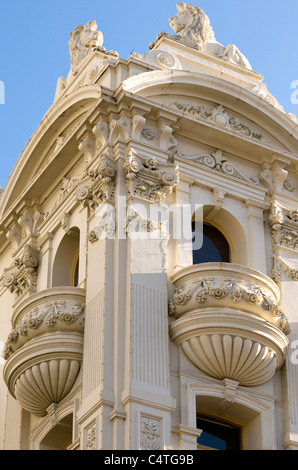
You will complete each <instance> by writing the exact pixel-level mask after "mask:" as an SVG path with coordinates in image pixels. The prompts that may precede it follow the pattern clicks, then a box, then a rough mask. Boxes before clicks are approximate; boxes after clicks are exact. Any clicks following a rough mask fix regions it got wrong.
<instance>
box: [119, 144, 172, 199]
mask: <svg viewBox="0 0 298 470" xmlns="http://www.w3.org/2000/svg"><path fill="white" fill-rule="evenodd" d="M124 169H125V174H126V187H127V192H128V196H130V197H137V198H140V199H144V200H146V201H149V202H152V203H156V204H161V203H162V202H164V200H165V198H166V196H167V195H168V194H170V193H171V192H172V191H173V189H174V187H175V186H176V184H177V183H178V180H179V173H178V167H177V165H174V164H170V163H168V164H165V163H159V162H158V160H157V159H156V158H154V157H152V158H144V157H141V156H140V155H138V154H137V153H136V152H135V151H134V150H133V149H129V150H128V152H127V155H126V158H125V162H124Z"/></svg>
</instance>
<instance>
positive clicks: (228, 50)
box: [157, 3, 251, 70]
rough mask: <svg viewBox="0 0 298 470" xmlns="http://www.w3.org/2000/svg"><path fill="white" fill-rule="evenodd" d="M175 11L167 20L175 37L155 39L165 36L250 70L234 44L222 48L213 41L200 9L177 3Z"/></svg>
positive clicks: (206, 20)
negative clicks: (174, 14)
mask: <svg viewBox="0 0 298 470" xmlns="http://www.w3.org/2000/svg"><path fill="white" fill-rule="evenodd" d="M177 10H178V13H177V15H176V16H174V17H171V18H170V19H169V23H170V26H171V28H173V30H174V31H175V33H177V35H170V34H167V33H161V34H159V35H158V36H157V39H160V37H161V36H167V37H169V38H170V39H174V40H175V41H179V42H182V43H184V44H187V45H188V46H190V47H194V48H196V49H199V50H201V51H203V52H207V53H209V54H212V55H215V56H216V57H219V58H221V59H224V60H227V61H229V62H232V63H234V64H237V65H240V66H242V67H245V68H248V69H250V70H251V66H250V64H249V62H248V60H247V59H246V58H245V57H244V55H243V54H241V52H240V51H239V49H238V48H237V47H236V46H235V45H234V44H229V45H228V46H227V47H224V46H223V45H222V44H220V43H219V42H217V41H216V40H215V36H214V31H213V29H212V27H211V26H210V21H209V18H208V16H207V15H206V14H205V13H204V11H203V10H201V8H199V7H197V6H193V5H187V4H185V3H177Z"/></svg>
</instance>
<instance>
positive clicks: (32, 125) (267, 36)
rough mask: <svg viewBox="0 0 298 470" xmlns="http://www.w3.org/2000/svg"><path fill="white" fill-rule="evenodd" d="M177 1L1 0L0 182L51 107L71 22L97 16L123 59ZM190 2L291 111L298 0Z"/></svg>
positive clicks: (65, 62) (297, 67)
mask: <svg viewBox="0 0 298 470" xmlns="http://www.w3.org/2000/svg"><path fill="white" fill-rule="evenodd" d="M176 3H177V1H176V0H150V1H142V0H126V1H123V0H114V1H112V0H110V1H102V0H84V1H82V0H59V1H58V0H51V1H50V2H42V1H38V0H14V1H10V2H8V1H4V0H0V7H1V8H0V57H1V61H0V85H1V83H3V84H4V87H5V103H4V104H0V129H1V134H0V137H1V138H0V186H1V187H4V186H5V184H6V182H7V179H8V177H9V175H10V173H11V171H12V169H13V167H14V165H15V163H16V161H17V159H18V157H19V156H20V154H21V152H22V150H23V149H24V147H25V145H26V143H27V141H28V140H29V139H30V137H31V136H32V134H33V132H34V130H35V129H36V128H37V126H38V125H39V123H40V121H41V120H42V118H43V116H44V114H45V113H46V112H47V110H48V109H49V107H50V106H51V105H52V103H53V99H54V95H55V89H56V83H57V79H58V77H59V76H65V77H66V76H67V74H68V71H69V67H70V56H69V50H68V41H69V33H70V32H71V31H73V29H74V28H75V26H77V25H78V24H84V25H85V24H86V23H87V22H88V21H89V20H96V22H97V24H98V29H99V30H100V31H102V33H103V36H104V44H103V45H104V47H106V49H107V50H111V49H113V50H116V51H118V53H119V55H120V57H122V58H123V59H127V58H128V57H129V55H130V53H131V52H132V51H135V52H139V53H142V54H143V53H145V52H148V46H149V44H150V42H151V41H154V40H155V38H156V35H157V34H158V33H160V32H161V31H167V32H169V33H173V30H172V29H171V28H170V26H169V22H168V19H169V18H170V17H171V16H174V15H175V14H176V12H177V9H176ZM189 3H191V4H194V5H197V6H199V7H201V8H202V9H203V10H204V11H205V13H206V14H207V15H208V16H209V18H210V22H211V25H212V27H213V29H214V31H215V36H216V39H217V41H219V42H221V43H222V44H224V45H227V44H230V43H234V44H236V45H237V46H238V47H239V49H240V50H241V52H242V53H243V54H244V55H245V56H246V57H247V59H248V60H249V61H250V63H251V65H252V68H253V70H255V71H256V72H259V73H260V74H262V75H263V76H264V82H265V83H266V84H267V85H268V89H269V91H270V92H271V93H272V94H273V95H274V96H275V97H276V98H277V99H278V101H279V102H280V104H281V105H282V106H284V108H285V110H286V112H289V113H293V114H295V115H296V116H297V115H298V104H295V103H292V102H291V101H293V100H291V97H292V98H293V93H295V89H292V88H291V84H292V83H293V82H294V81H295V80H297V90H298V60H297V56H298V52H297V51H298V47H297V46H298V39H297V22H298V2H297V0H284V1H283V2H280V1H277V0H271V1H268V0H251V1H247V2H244V1H241V2H240V1H239V0H225V1H221V0H197V1H190V2H189ZM0 91H1V90H0ZM297 94H298V93H297ZM295 97H296V98H297V95H295ZM0 103H1V99H0Z"/></svg>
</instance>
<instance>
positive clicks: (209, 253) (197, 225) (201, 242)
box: [192, 220, 231, 264]
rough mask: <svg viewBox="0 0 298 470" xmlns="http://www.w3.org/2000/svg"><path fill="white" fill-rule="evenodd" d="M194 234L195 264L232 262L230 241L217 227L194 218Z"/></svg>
mask: <svg viewBox="0 0 298 470" xmlns="http://www.w3.org/2000/svg"><path fill="white" fill-rule="evenodd" d="M192 235H193V264H201V263H212V262H215V263H230V262H231V250H230V246H229V243H228V241H227V239H226V238H225V236H224V235H223V233H222V232H221V231H220V230H219V229H218V228H217V227H215V226H214V225H212V224H210V223H208V222H197V221H195V220H193V221H192Z"/></svg>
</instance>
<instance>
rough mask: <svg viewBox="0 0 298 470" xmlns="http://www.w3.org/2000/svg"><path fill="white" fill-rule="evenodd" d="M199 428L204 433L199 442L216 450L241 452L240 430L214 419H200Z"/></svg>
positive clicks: (198, 421)
mask: <svg viewBox="0 0 298 470" xmlns="http://www.w3.org/2000/svg"><path fill="white" fill-rule="evenodd" d="M197 428H198V429H202V430H203V432H202V434H201V435H200V437H199V438H198V440H197V442H198V444H200V445H203V446H206V447H211V448H212V449H216V450H240V429H239V428H237V427H236V426H232V425H230V424H228V423H224V422H221V421H216V420H214V419H212V418H205V417H198V418H197Z"/></svg>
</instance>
